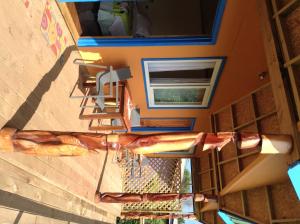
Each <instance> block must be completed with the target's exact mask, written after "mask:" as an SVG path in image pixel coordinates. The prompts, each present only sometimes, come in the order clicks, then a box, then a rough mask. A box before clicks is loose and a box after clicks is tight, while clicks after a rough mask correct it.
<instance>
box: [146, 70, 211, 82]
mask: <svg viewBox="0 0 300 224" xmlns="http://www.w3.org/2000/svg"><path fill="white" fill-rule="evenodd" d="M212 74H213V68H208V69H202V70H181V71H160V72H150V83H151V84H152V85H153V84H177V83H210V80H211V77H212Z"/></svg>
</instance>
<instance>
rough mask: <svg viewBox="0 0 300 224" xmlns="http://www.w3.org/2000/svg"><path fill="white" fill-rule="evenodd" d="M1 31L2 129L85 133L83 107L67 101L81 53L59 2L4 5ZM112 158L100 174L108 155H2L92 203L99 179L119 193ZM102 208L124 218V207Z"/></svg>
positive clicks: (19, 0) (23, 0) (17, 0)
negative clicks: (101, 178) (59, 156)
mask: <svg viewBox="0 0 300 224" xmlns="http://www.w3.org/2000/svg"><path fill="white" fill-rule="evenodd" d="M47 2H48V3H49V4H48V3H47ZM0 31H1V32H0V74H1V75H0V127H3V126H5V125H8V126H12V127H16V128H20V129H39V130H57V131H86V130H87V126H88V123H87V121H81V120H79V119H78V115H79V102H78V101H76V100H70V99H69V97H68V95H69V92H70V90H71V88H72V87H73V85H74V83H75V82H76V80H77V78H78V67H77V66H75V65H73V63H72V61H73V60H74V59H75V58H78V57H79V53H78V52H77V51H76V48H75V47H74V41H73V39H72V37H71V35H70V33H69V31H68V29H67V26H66V24H65V22H64V20H63V17H62V16H61V14H60V11H59V9H58V7H57V5H56V3H55V1H54V0H49V1H46V0H40V1H39V0H10V1H0ZM112 156H113V155H112V154H110V155H109V156H108V158H107V164H106V171H105V172H102V168H103V167H104V160H105V153H102V154H101V153H100V154H95V155H91V156H86V157H83V158H50V157H28V156H24V155H13V154H0V158H1V159H3V160H6V161H11V162H12V163H15V164H21V165H22V166H24V167H25V168H26V169H27V170H29V171H30V170H32V171H33V172H36V173H37V174H39V175H42V176H44V177H45V178H46V180H49V181H52V182H54V183H56V184H57V185H59V186H61V187H62V188H64V189H66V190H68V191H70V192H72V193H74V194H76V195H79V196H81V197H84V198H86V199H88V200H91V201H92V200H93V196H94V193H95V190H96V188H97V185H98V181H99V178H100V175H101V174H104V176H103V181H102V184H101V188H102V190H110V191H120V190H121V181H120V180H121V177H120V170H119V167H118V166H117V165H116V164H112ZM101 208H103V209H105V210H107V211H109V212H110V213H111V214H114V215H118V214H119V213H120V206H107V205H102V206H101ZM0 217H1V216H0ZM0 220H1V219H0ZM21 220H22V219H21Z"/></svg>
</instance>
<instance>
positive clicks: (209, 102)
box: [141, 56, 227, 110]
mask: <svg viewBox="0 0 300 224" xmlns="http://www.w3.org/2000/svg"><path fill="white" fill-rule="evenodd" d="M207 59H221V60H222V62H221V66H220V68H219V71H218V74H217V77H216V80H215V82H214V84H213V86H212V89H211V93H210V96H209V99H208V103H207V106H199V107H151V106H150V104H149V96H148V90H147V83H146V73H145V65H144V62H145V61H169V60H172V61H177V60H187V61H188V60H207ZM226 59H227V57H226V56H213V57H193V58H142V60H141V63H142V70H143V78H144V87H145V88H144V89H145V93H146V102H147V108H148V109H156V110H174V109H176V110H177V109H208V108H209V107H210V105H211V102H212V99H213V96H214V95H215V91H216V88H217V84H218V83H219V79H220V77H221V74H222V72H223V69H224V66H225V63H226Z"/></svg>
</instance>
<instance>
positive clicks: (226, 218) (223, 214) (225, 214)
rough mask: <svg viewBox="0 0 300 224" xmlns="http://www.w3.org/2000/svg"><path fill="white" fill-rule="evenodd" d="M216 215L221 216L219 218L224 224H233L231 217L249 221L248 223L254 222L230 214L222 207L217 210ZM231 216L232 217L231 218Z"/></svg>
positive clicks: (252, 223)
mask: <svg viewBox="0 0 300 224" xmlns="http://www.w3.org/2000/svg"><path fill="white" fill-rule="evenodd" d="M218 215H219V216H220V217H221V219H222V220H223V221H224V222H225V224H235V222H233V221H232V218H233V219H236V221H237V220H239V221H243V223H246V222H247V223H249V224H255V222H252V221H250V220H248V219H245V218H242V217H240V216H238V215H235V214H232V213H230V212H227V211H224V210H222V209H219V210H218ZM231 217H232V218H231Z"/></svg>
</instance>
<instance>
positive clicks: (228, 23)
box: [80, 0, 268, 130]
mask: <svg viewBox="0 0 300 224" xmlns="http://www.w3.org/2000/svg"><path fill="white" fill-rule="evenodd" d="M80 50H82V51H89V52H98V53H100V54H101V57H102V60H101V62H102V63H103V64H107V65H108V64H109V65H113V66H115V67H117V66H124V65H127V66H130V68H131V72H132V76H133V78H132V79H131V80H129V88H130V91H131V93H132V97H133V101H134V103H135V104H136V105H138V106H139V107H140V108H141V116H142V117H196V118H197V122H196V126H195V130H209V127H210V126H209V123H210V122H209V114H210V113H211V112H212V111H214V110H217V109H218V108H220V107H222V106H225V105H227V104H229V103H230V102H231V101H233V100H235V99H238V98H239V97H241V96H243V95H245V94H247V93H248V92H250V91H252V90H254V89H256V88H257V87H259V86H261V85H263V84H264V83H266V82H267V81H268V80H267V79H266V80H263V81H262V80H260V79H259V78H258V74H259V73H261V72H263V71H266V70H267V65H266V61H265V55H264V50H263V43H262V38H261V33H260V28H259V20H258V15H257V9H256V0H247V1H237V0H228V1H227V5H226V8H225V12H224V15H223V20H222V24H221V29H220V32H219V36H218V41H217V44H216V45H213V46H180V47H178V46H174V47H115V48H111V47H105V48H95V47H93V48H81V49H80ZM210 56H226V57H227V62H226V65H225V67H224V70H223V73H222V74H221V78H220V80H219V83H218V85H217V88H216V92H215V95H214V97H213V99H212V104H211V107H210V108H209V109H178V110H166V109H163V110H162V109H151V110H149V109H147V102H146V95H145V87H144V81H143V72H142V65H141V59H142V58H166V57H167V58H176V57H210Z"/></svg>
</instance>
